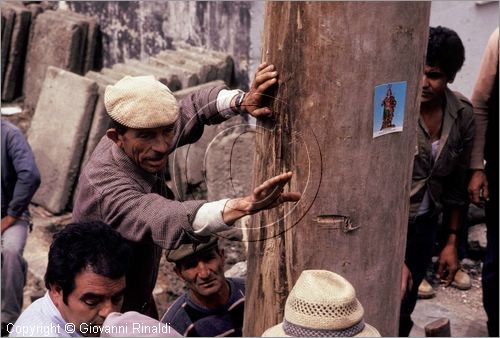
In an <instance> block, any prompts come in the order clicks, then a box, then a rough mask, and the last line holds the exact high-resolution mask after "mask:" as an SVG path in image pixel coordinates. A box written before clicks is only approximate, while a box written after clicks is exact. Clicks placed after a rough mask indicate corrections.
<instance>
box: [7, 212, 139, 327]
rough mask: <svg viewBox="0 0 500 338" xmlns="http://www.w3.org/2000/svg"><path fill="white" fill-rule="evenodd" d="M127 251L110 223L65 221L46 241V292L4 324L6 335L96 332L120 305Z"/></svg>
mask: <svg viewBox="0 0 500 338" xmlns="http://www.w3.org/2000/svg"><path fill="white" fill-rule="evenodd" d="M130 256H131V250H130V245H129V243H128V242H127V240H125V239H124V238H123V237H122V236H121V235H120V234H119V233H118V232H117V231H116V230H113V229H112V228H111V227H110V226H109V225H106V224H104V223H101V222H90V223H80V224H69V225H67V226H66V227H65V228H64V229H63V230H62V231H60V232H58V233H56V234H55V235H54V241H53V242H52V245H51V246H50V251H49V261H48V264H47V271H46V273H45V286H46V287H47V289H48V292H47V293H46V294H45V296H44V297H42V298H40V299H38V300H37V301H35V302H34V303H32V304H31V305H30V306H29V307H28V308H27V309H26V310H25V311H24V312H23V313H22V314H21V316H20V317H19V319H18V320H17V321H16V323H15V324H14V325H13V326H12V325H10V327H8V331H9V332H10V336H11V337H21V336H23V337H79V336H81V335H83V336H99V333H100V329H101V325H102V323H103V322H104V320H105V319H106V317H107V316H108V314H110V313H111V312H119V311H120V309H121V306H122V303H123V295H124V293H125V286H126V283H125V274H126V273H127V269H128V266H129V261H130Z"/></svg>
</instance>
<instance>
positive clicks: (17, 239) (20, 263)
mask: <svg viewBox="0 0 500 338" xmlns="http://www.w3.org/2000/svg"><path fill="white" fill-rule="evenodd" d="M28 231H29V222H28V221H26V220H17V221H16V222H15V223H14V224H13V225H12V226H11V227H9V228H8V229H7V230H5V232H4V233H3V235H2V324H3V323H15V321H16V320H17V317H19V315H20V314H21V309H22V308H23V289H24V285H25V284H26V272H27V269H28V264H27V263H26V260H25V259H24V258H23V251H24V246H25V245H26V238H27V237H28Z"/></svg>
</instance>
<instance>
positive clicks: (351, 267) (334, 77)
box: [244, 2, 430, 336]
mask: <svg viewBox="0 0 500 338" xmlns="http://www.w3.org/2000/svg"><path fill="white" fill-rule="evenodd" d="M429 9H430V3H427V2H269V3H267V4H266V14H265V15H266V18H265V28H264V41H263V51H262V52H263V61H266V62H269V63H272V64H274V65H276V67H277V69H278V71H279V74H280V80H279V88H278V89H277V91H276V92H275V93H272V96H273V97H274V100H273V101H272V102H273V103H272V106H273V109H274V111H275V112H276V119H275V121H274V122H273V121H267V122H259V124H258V125H257V137H256V149H257V150H256V156H255V164H254V173H255V175H254V182H262V181H263V180H264V179H266V178H269V177H271V176H273V175H275V174H277V173H281V172H284V171H286V170H293V171H294V178H293V179H292V182H291V187H290V188H288V187H287V189H290V190H292V191H301V192H302V193H303V197H302V199H301V201H300V202H299V203H298V204H297V205H294V206H291V205H287V206H285V207H280V209H278V210H272V211H269V212H264V213H261V214H259V215H257V216H256V217H255V218H253V220H252V223H251V225H250V226H251V229H250V233H249V240H250V243H249V244H250V245H249V254H248V277H247V292H246V305H245V323H244V334H245V335H246V336H259V335H261V334H262V332H263V331H264V330H265V329H267V328H269V327H270V326H272V325H275V324H277V323H278V322H280V321H281V320H282V318H283V310H284V306H285V300H286V297H287V295H288V293H289V291H290V290H291V288H292V287H293V284H294V283H295V281H296V280H297V278H298V276H299V275H300V273H301V271H303V270H305V269H327V270H331V271H334V272H337V273H339V274H341V275H343V276H344V277H345V278H347V279H348V280H349V281H350V282H351V283H352V284H353V285H354V287H355V289H356V292H357V296H358V299H359V300H360V302H361V303H362V304H363V306H364V309H365V321H366V322H368V323H370V324H372V325H374V326H375V327H376V328H377V329H378V330H379V331H380V332H381V334H382V335H389V336H395V335H397V333H398V316H399V304H400V298H399V290H400V279H401V268H402V263H403V256H404V248H405V244H406V243H405V242H406V225H407V219H408V207H409V204H408V198H409V187H410V181H411V171H412V165H413V156H414V153H415V149H416V147H415V146H416V132H415V130H416V123H417V119H418V115H419V109H418V107H419V102H420V99H419V97H420V81H421V74H422V69H423V64H424V56H425V50H426V46H427V37H428V24H429ZM399 81H406V82H407V89H406V94H405V96H406V103H405V107H404V120H403V131H402V132H396V133H390V134H387V135H383V136H379V137H376V138H374V137H373V125H374V109H381V107H380V102H378V103H377V102H376V103H375V104H374V89H375V87H376V86H377V85H380V84H386V83H391V82H399Z"/></svg>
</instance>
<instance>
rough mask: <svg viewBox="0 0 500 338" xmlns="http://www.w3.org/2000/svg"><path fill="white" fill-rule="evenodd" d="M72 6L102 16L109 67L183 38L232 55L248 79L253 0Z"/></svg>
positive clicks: (243, 79)
mask: <svg viewBox="0 0 500 338" xmlns="http://www.w3.org/2000/svg"><path fill="white" fill-rule="evenodd" d="M65 6H67V7H68V8H69V9H70V10H72V11H75V12H79V13H84V14H87V15H94V16H97V17H98V18H99V21H100V24H101V29H102V32H103V47H104V66H110V65H113V64H115V63H117V62H123V61H125V60H127V59H131V58H135V59H144V58H145V57H147V56H150V55H155V54H157V53H158V52H160V51H162V50H164V49H167V48H171V46H172V41H177V40H181V41H184V42H187V43H190V44H192V45H194V46H201V47H205V48H208V49H213V50H216V51H223V52H228V53H230V54H231V55H232V56H233V57H234V60H235V66H236V80H237V81H238V83H240V84H241V85H243V86H246V85H247V82H248V76H247V72H248V65H249V53H250V26H251V13H250V9H251V7H252V3H250V2H246V1H237V2H236V1H228V2H220V1H214V2H205V1H203V2H201V1H200V2H198V1H162V2H159V1H123V2H122V1H111V2H107V1H106V2H93V1H75V2H73V1H71V2H70V1H68V2H66V4H65Z"/></svg>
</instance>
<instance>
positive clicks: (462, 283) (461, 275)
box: [451, 269, 472, 290]
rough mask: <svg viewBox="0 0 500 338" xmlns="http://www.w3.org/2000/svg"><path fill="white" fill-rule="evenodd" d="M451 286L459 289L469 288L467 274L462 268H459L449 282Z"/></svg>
mask: <svg viewBox="0 0 500 338" xmlns="http://www.w3.org/2000/svg"><path fill="white" fill-rule="evenodd" d="M451 285H452V286H454V287H456V288H457V289H459V290H469V289H470V288H471V287H472V282H471V280H470V277H469V274H468V273H467V272H465V271H464V270H462V269H459V270H458V271H457V273H456V274H455V279H454V280H453V282H452V283H451Z"/></svg>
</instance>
